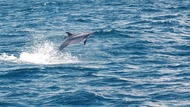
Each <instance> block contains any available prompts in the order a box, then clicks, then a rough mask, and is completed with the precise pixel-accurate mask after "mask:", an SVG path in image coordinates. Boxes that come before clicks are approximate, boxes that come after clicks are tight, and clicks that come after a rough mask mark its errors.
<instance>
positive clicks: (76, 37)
mask: <svg viewBox="0 0 190 107" xmlns="http://www.w3.org/2000/svg"><path fill="white" fill-rule="evenodd" d="M66 33H67V34H68V37H67V39H66V40H65V41H64V42H63V44H62V45H61V46H60V47H59V50H62V49H63V48H65V47H66V46H68V45H71V44H75V43H78V42H81V41H83V42H84V45H85V44H86V41H87V38H88V37H89V36H90V35H92V34H93V33H95V32H91V33H80V34H72V33H69V32H66Z"/></svg>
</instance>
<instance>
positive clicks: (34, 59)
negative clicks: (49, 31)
mask: <svg viewBox="0 0 190 107" xmlns="http://www.w3.org/2000/svg"><path fill="white" fill-rule="evenodd" d="M17 56H18V57H17ZM2 61H8V62H15V63H28V64H31V63H32V64H44V65H47V64H63V63H76V62H78V58H77V57H76V56H72V55H71V53H68V52H64V53H62V52H60V51H59V50H58V49H57V48H56V47H55V45H54V44H53V43H52V42H49V41H45V42H44V43H39V44H38V45H34V46H32V47H31V48H29V50H28V51H23V52H21V53H20V54H19V55H14V54H11V55H9V54H8V53H2V54H0V62H2Z"/></svg>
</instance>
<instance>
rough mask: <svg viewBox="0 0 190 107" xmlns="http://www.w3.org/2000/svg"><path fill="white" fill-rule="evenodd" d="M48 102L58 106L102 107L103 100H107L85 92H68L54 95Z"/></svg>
mask: <svg viewBox="0 0 190 107" xmlns="http://www.w3.org/2000/svg"><path fill="white" fill-rule="evenodd" d="M46 100H50V101H49V102H47V103H46V104H48V103H50V105H51V104H58V105H62V106H71V105H72V106H82V105H83V106H92V105H99V106H101V105H103V102H104V100H107V99H105V98H103V97H101V96H99V95H96V94H94V93H91V92H87V91H84V90H83V91H76V92H72V93H70V92H68V93H60V94H59V95H55V96H52V97H50V98H49V99H46Z"/></svg>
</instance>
